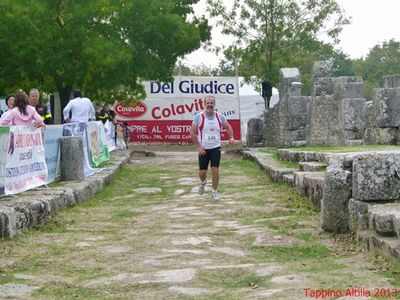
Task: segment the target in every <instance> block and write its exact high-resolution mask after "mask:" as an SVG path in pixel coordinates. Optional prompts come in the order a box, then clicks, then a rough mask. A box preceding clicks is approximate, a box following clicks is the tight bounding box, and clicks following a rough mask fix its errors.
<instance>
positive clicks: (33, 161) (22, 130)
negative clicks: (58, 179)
mask: <svg viewBox="0 0 400 300" xmlns="http://www.w3.org/2000/svg"><path fill="white" fill-rule="evenodd" d="M4 175H5V176H4V179H5V180H4V184H5V194H7V195H8V194H16V193H20V192H23V191H26V190H28V189H31V188H34V187H38V186H41V185H44V184H45V183H46V180H47V166H46V158H45V154H44V147H43V134H42V130H41V129H40V128H36V127H35V126H30V125H29V126H22V125H20V126H10V140H9V146H8V151H7V163H6V167H5V174H4Z"/></svg>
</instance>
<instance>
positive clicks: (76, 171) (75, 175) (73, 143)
mask: <svg viewBox="0 0 400 300" xmlns="http://www.w3.org/2000/svg"><path fill="white" fill-rule="evenodd" d="M83 157H84V155H83V140H82V137H81V136H63V137H61V139H60V179H61V181H69V180H82V179H84V172H83Z"/></svg>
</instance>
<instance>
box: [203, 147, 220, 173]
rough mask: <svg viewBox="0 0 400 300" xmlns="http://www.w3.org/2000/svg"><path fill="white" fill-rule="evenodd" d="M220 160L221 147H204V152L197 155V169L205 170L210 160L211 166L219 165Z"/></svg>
mask: <svg viewBox="0 0 400 300" xmlns="http://www.w3.org/2000/svg"><path fill="white" fill-rule="evenodd" d="M220 160H221V147H218V148H214V149H206V154H204V155H199V169H200V170H207V169H208V164H209V163H210V162H211V167H217V168H218V167H219V161H220Z"/></svg>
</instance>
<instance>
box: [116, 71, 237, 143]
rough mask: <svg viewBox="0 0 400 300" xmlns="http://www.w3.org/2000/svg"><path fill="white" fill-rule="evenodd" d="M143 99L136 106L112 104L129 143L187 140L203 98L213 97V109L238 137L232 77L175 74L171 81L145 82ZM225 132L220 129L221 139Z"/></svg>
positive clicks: (202, 106)
mask: <svg viewBox="0 0 400 300" xmlns="http://www.w3.org/2000/svg"><path fill="white" fill-rule="evenodd" d="M145 89H146V94H147V98H146V100H145V101H143V102H142V103H139V104H137V105H131V106H129V105H124V104H123V103H122V102H118V103H116V104H115V105H114V110H115V112H116V113H117V119H118V120H119V121H121V122H125V121H127V122H128V125H129V130H130V141H131V142H190V141H191V139H190V126H191V124H192V121H193V118H194V116H195V114H196V113H198V112H199V111H202V110H204V102H203V99H204V98H205V97H206V96H210V95H211V96H214V97H215V100H216V109H217V110H218V112H220V113H221V114H223V115H224V116H225V117H226V118H227V120H228V122H229V123H230V124H231V126H232V128H233V131H234V137H235V139H237V140H240V112H239V92H238V86H237V80H236V78H235V77H177V78H175V80H174V81H172V82H157V81H150V82H146V83H145ZM227 139H229V138H228V134H227V133H226V132H225V131H222V140H227Z"/></svg>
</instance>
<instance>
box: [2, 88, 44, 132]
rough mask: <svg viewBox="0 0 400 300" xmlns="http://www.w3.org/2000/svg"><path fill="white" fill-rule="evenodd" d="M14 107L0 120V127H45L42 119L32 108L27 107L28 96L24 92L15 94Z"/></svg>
mask: <svg viewBox="0 0 400 300" xmlns="http://www.w3.org/2000/svg"><path fill="white" fill-rule="evenodd" d="M14 105H15V107H14V108H13V109H11V110H10V111H8V113H7V114H6V115H5V116H4V118H2V119H1V120H0V125H35V126H36V127H45V125H44V122H43V119H42V117H41V116H40V115H39V114H38V113H37V112H36V109H35V108H34V107H33V106H30V105H28V95H27V94H26V93H25V92H24V91H18V92H17V93H16V94H15V102H14Z"/></svg>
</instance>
